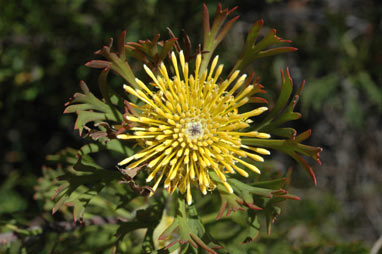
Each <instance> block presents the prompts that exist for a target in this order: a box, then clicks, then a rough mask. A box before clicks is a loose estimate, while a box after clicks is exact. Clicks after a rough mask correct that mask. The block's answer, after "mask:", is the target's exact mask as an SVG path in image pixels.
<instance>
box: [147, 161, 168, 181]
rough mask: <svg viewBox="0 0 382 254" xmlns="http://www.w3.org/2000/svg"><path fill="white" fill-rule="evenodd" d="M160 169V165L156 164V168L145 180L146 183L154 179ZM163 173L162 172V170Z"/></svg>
mask: <svg viewBox="0 0 382 254" xmlns="http://www.w3.org/2000/svg"><path fill="white" fill-rule="evenodd" d="M161 168H163V167H162V165H161V164H158V165H157V166H156V168H155V169H154V170H153V171H152V172H151V173H150V175H149V176H148V177H147V178H146V182H147V183H148V182H151V181H152V180H153V179H154V177H155V175H156V174H157V173H158V171H159V170H160V169H161ZM163 171H164V170H163Z"/></svg>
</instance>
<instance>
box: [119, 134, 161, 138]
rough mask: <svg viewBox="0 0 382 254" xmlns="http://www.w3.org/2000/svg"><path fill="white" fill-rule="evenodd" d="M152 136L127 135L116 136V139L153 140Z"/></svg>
mask: <svg viewBox="0 0 382 254" xmlns="http://www.w3.org/2000/svg"><path fill="white" fill-rule="evenodd" d="M154 137H155V136H153V135H147V136H137V135H128V134H119V135H117V138H118V139H138V138H154Z"/></svg>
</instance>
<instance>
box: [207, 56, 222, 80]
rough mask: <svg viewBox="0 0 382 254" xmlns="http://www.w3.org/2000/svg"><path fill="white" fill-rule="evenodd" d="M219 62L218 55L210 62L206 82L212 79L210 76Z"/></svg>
mask: <svg viewBox="0 0 382 254" xmlns="http://www.w3.org/2000/svg"><path fill="white" fill-rule="evenodd" d="M218 61H219V55H217V56H215V57H214V60H212V63H211V67H210V72H209V74H208V77H207V80H210V79H211V77H212V74H213V73H214V70H215V67H216V65H217V64H218Z"/></svg>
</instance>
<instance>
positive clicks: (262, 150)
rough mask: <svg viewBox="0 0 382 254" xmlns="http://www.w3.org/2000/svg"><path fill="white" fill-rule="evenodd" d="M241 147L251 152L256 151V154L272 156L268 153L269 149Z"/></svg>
mask: <svg viewBox="0 0 382 254" xmlns="http://www.w3.org/2000/svg"><path fill="white" fill-rule="evenodd" d="M241 147H243V148H245V149H248V150H251V151H254V152H256V153H259V154H262V155H270V154H271V152H270V151H268V150H267V149H264V148H258V147H251V146H247V145H241Z"/></svg>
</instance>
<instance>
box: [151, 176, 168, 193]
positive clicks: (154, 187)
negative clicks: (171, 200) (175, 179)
mask: <svg viewBox="0 0 382 254" xmlns="http://www.w3.org/2000/svg"><path fill="white" fill-rule="evenodd" d="M164 172H165V171H164V170H163V171H162V173H161V174H160V176H159V177H158V179H157V180H156V182H155V184H154V186H153V192H152V193H150V195H152V194H154V192H155V191H156V190H157V189H158V186H159V183H160V181H161V180H162V178H163V176H164Z"/></svg>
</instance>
